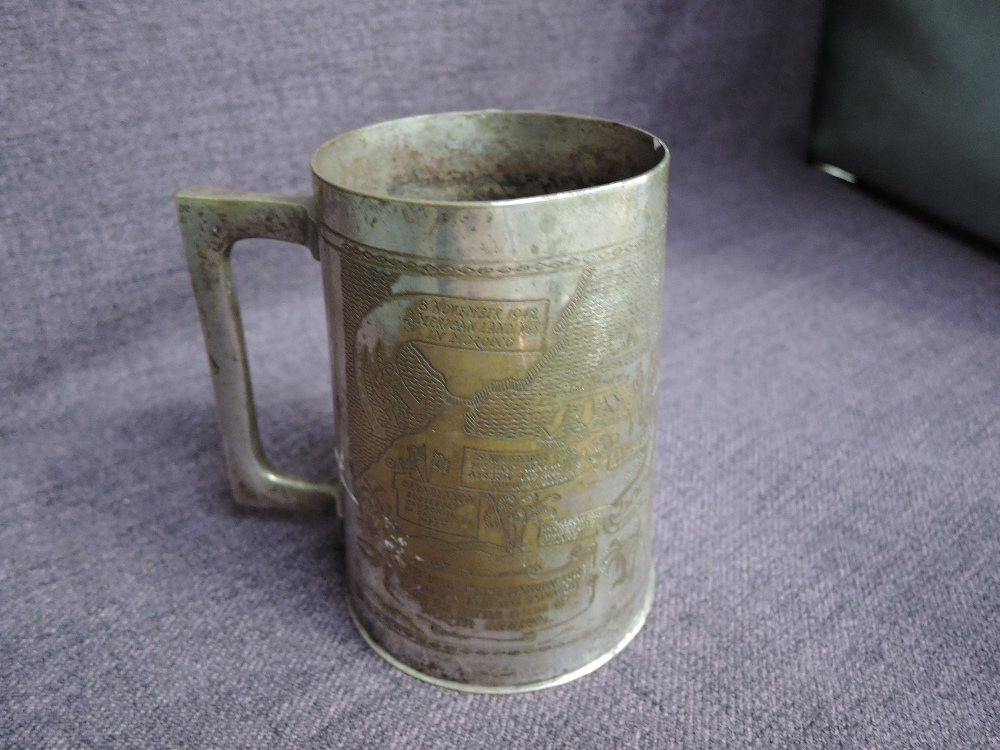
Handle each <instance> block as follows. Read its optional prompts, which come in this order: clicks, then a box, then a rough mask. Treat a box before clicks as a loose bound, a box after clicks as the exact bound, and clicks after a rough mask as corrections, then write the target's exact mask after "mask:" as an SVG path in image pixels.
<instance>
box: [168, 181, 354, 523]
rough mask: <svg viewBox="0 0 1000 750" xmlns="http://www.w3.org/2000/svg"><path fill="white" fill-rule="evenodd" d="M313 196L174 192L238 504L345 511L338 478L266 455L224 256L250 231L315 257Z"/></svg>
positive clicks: (202, 189) (195, 189) (196, 189)
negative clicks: (309, 473)
mask: <svg viewBox="0 0 1000 750" xmlns="http://www.w3.org/2000/svg"><path fill="white" fill-rule="evenodd" d="M312 203H313V198H312V196H285V195H269V194H266V193H249V192H241V191H234V190H221V189H219V188H206V187H191V188H188V189H186V190H182V191H181V192H180V193H178V194H177V214H178V219H179V221H180V227H181V236H182V237H183V240H184V254H185V256H186V257H187V266H188V271H189V272H190V273H191V284H192V286H193V287H194V296H195V301H196V302H197V304H198V315H199V317H200V318H201V328H202V333H203V334H204V337H205V349H206V351H207V353H208V364H209V369H210V370H211V373H212V386H213V389H214V391H215V407H216V411H217V413H218V418H219V427H220V430H221V432H222V444H223V449H224V452H225V456H226V467H227V469H228V471H229V482H230V486H231V487H232V492H233V497H234V498H235V500H236V502H237V503H239V504H240V505H247V506H252V507H255V508H279V509H286V510H323V509H330V508H333V509H335V510H336V512H337V515H338V516H343V504H342V497H341V489H342V488H341V486H340V484H334V483H330V482H319V481H312V480H309V479H304V478H302V477H297V476H293V475H291V474H287V473H285V472H282V471H280V470H278V469H276V468H274V467H273V466H272V465H271V464H270V462H269V461H268V460H267V458H266V457H265V456H264V449H263V447H262V446H261V442H260V431H259V430H258V428H257V413H256V410H255V409H254V399H253V390H252V387H251V383H250V368H249V366H248V363H247V353H246V343H245V341H244V338H243V324H242V323H241V321H240V308H239V303H238V302H237V299H236V290H235V289H234V287H233V275H232V268H231V267H230V262H229V256H230V252H231V251H232V249H233V243H235V242H236V241H237V240H242V239H249V238H252V237H256V238H262V239H274V240H284V241H286V242H295V243H298V244H300V245H305V246H306V247H308V248H309V249H310V250H311V251H312V253H313V256H314V257H315V256H316V255H317V250H316V242H315V228H314V224H313V220H312V219H311V218H310V215H309V210H310V207H311V206H312Z"/></svg>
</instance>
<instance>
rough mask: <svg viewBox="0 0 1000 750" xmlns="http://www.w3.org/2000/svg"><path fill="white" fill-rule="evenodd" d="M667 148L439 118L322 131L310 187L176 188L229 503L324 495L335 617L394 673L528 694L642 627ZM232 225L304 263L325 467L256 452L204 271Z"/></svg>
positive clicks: (570, 123) (628, 136)
mask: <svg viewBox="0 0 1000 750" xmlns="http://www.w3.org/2000/svg"><path fill="white" fill-rule="evenodd" d="M668 162H669V154H668V152H667V149H666V148H665V147H664V145H663V143H662V142H661V141H660V140H659V139H658V138H656V137H655V136H653V135H651V134H649V133H646V132H645V131H642V130H639V129H638V128H634V127H631V126H628V125H623V124H620V123H615V122H611V121H607V120H600V119H596V118H590V117H581V116H574V115H561V114H549V113H541V112H506V111H499V110H487V111H482V112H456V113H447V114H436V115H425V116H420V117H410V118H406V119H402V120H395V121H391V122H385V123H380V124H377V125H371V126H369V127H365V128H361V129H359V130H355V131H352V132H350V133H346V134H344V135H341V136H338V137H337V138H334V139H333V140H331V141H328V142H327V143H326V144H324V145H323V146H321V147H320V148H319V149H318V150H317V151H316V153H315V155H314V156H313V158H312V170H313V175H314V188H315V189H314V193H313V194H312V195H310V196H305V197H287V196H273V195H266V194H259V193H243V192H234V191H225V190H218V189H213V188H190V189H188V190H185V191H182V192H181V193H179V194H178V196H177V204H178V213H179V217H180V224H181V231H182V236H183V238H184V245H185V253H186V255H187V261H188V268H189V271H190V273H191V278H192V282H193V287H194V292H195V298H196V301H197V304H198V310H199V313H200V317H201V322H202V330H203V333H204V337H205V345H206V349H207V353H208V359H209V367H210V370H211V373H212V381H213V387H214V390H215V399H216V406H217V410H218V415H219V423H220V428H221V431H222V438H223V447H224V451H225V456H226V463H227V468H228V471H229V476H230V482H231V486H232V491H233V496H234V498H235V499H236V501H237V502H239V503H242V504H246V505H252V506H257V507H280V508H290V509H305V508H321V507H324V506H325V507H331V506H332V507H336V509H337V512H338V513H339V514H340V515H341V516H342V518H343V532H344V549H345V555H346V570H347V589H348V607H349V610H350V614H351V617H352V619H353V620H354V623H355V625H356V626H357V628H358V630H359V631H360V632H361V634H362V636H363V637H364V639H365V640H366V641H367V642H368V643H369V644H370V645H371V646H372V647H373V648H374V649H375V650H376V651H377V652H378V653H379V654H380V655H381V656H383V657H384V658H385V659H386V660H388V661H389V662H390V663H392V664H393V665H395V666H397V667H399V668H400V669H402V670H403V671H405V672H407V673H408V674H411V675H413V676H415V677H418V678H420V679H422V680H425V681H428V682H431V683H434V684H436V685H442V686H445V687H449V688H453V689H457V690H464V691H470V692H483V693H513V692H520V691H525V690H534V689H538V688H542V687H548V686H552V685H558V684H561V683H564V682H567V681H569V680H571V679H574V678H576V677H579V676H582V675H584V674H586V673H588V672H590V671H592V670H594V669H596V668H597V667H599V666H600V665H601V664H603V663H605V662H606V661H608V660H609V659H610V658H611V657H612V656H614V655H615V654H617V653H618V652H619V651H621V650H622V649H623V648H624V647H625V646H626V645H627V644H628V643H629V641H631V639H632V638H633V637H634V636H635V635H636V633H638V631H639V629H640V628H641V627H642V624H643V623H644V621H645V619H646V616H647V614H648V612H649V609H650V606H651V603H652V596H653V566H652V559H651V536H652V515H651V514H652V504H653V495H654V489H653V477H654V458H655V435H656V418H655V415H656V407H657V398H656V394H657V384H658V381H659V355H660V317H661V304H662V302H661V299H662V291H663V264H664V251H665V242H666V219H667V212H666V202H667V169H668ZM247 237H265V238H274V239H281V240H286V241H290V242H296V243H300V244H304V245H307V246H308V247H310V248H311V250H312V251H313V254H314V255H315V256H316V257H317V258H318V259H319V260H320V262H321V269H322V276H323V286H324V294H325V300H326V310H327V318H328V320H327V323H328V330H329V341H330V352H331V369H332V380H333V393H334V412H335V420H336V428H337V429H336V436H335V444H336V449H335V455H336V457H337V463H338V469H339V476H338V477H337V479H336V481H335V482H315V481H310V480H307V479H303V478H299V477H295V476H291V475H288V474H285V473H283V472H281V471H279V470H278V469H275V468H274V467H272V466H271V465H270V464H269V463H268V462H267V460H266V458H265V457H264V454H263V450H262V448H261V444H260V439H259V436H258V431H257V424H256V417H255V415H254V406H253V396H252V391H251V386H250V376H249V370H248V367H247V358H246V352H245V348H244V343H243V334H242V329H241V325H240V318H239V309H238V305H237V301H236V296H235V292H234V289H233V284H232V276H231V270H230V266H229V254H230V250H231V248H232V246H233V243H234V242H235V241H236V240H238V239H242V238H247Z"/></svg>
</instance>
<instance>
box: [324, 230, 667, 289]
mask: <svg viewBox="0 0 1000 750" xmlns="http://www.w3.org/2000/svg"><path fill="white" fill-rule="evenodd" d="M321 233H322V235H323V240H324V241H326V242H327V243H329V244H330V245H332V246H334V247H336V248H337V249H338V250H341V251H343V250H350V251H351V254H352V260H355V261H357V262H360V263H363V264H365V265H368V266H374V267H377V268H379V269H380V270H382V271H387V272H390V273H405V274H411V275H419V276H432V277H456V276H457V277H474V278H480V279H488V278H504V277H508V276H532V275H536V274H543V273H554V272H558V271H567V270H573V269H577V268H583V267H586V266H590V265H596V264H602V263H608V262H610V261H613V260H615V259H616V258H617V257H618V256H619V255H620V254H621V253H631V252H637V251H641V250H644V249H647V248H648V244H649V243H650V242H651V241H652V240H655V239H656V237H657V235H658V234H659V233H660V232H659V230H653V231H650V232H647V233H646V234H641V235H638V236H636V237H633V238H632V239H630V240H626V241H625V242H615V243H612V244H610V245H604V246H602V247H596V248H593V249H591V250H585V251H583V252H577V253H573V254H572V255H565V256H556V257H551V258H541V259H539V260H536V261H532V262H530V263H517V264H510V263H491V262H489V261H466V262H464V263H455V262H449V261H446V260H437V259H434V258H425V257H420V256H414V255H407V254H405V253H399V252H396V251H394V250H387V249H386V248H382V247H375V246H374V245H366V244H364V243H362V242H358V241H357V240H355V239H352V238H350V237H347V236H346V235H343V234H340V233H339V232H336V231H334V230H333V229H331V228H330V227H328V226H326V225H322V228H321Z"/></svg>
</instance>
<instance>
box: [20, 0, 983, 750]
mask: <svg viewBox="0 0 1000 750" xmlns="http://www.w3.org/2000/svg"><path fill="white" fill-rule="evenodd" d="M821 15H822V13H821V7H820V3H819V2H817V0H809V1H808V2H802V1H794V2H793V0H678V1H677V2H670V3H666V2H660V3H653V2H649V3H628V4H613V3H600V2H594V1H593V0H574V1H573V2H568V3H543V2H532V1H531V0H512V1H511V2H508V3H493V4H476V3H464V4H460V3H455V2H443V1H442V2H419V3H418V2H398V3H376V2H362V3H357V4H354V5H349V4H330V3H320V2H316V1H315V0H312V2H310V1H309V0H290V2H285V3H265V2H259V1H257V2H242V3H207V2H179V1H175V0H168V1H167V2H158V3H151V2H134V3H96V2H92V1H91V0H73V1H69V0H57V1H56V2H52V3H47V4H45V5H44V6H40V5H37V4H34V3H29V2H26V1H22V0H13V1H12V2H7V3H5V4H4V5H3V7H2V8H0V50H2V53H0V262H2V266H0V268H2V277H0V291H2V294H0V335H2V338H0V343H2V349H0V389H2V396H0V746H2V747H11V748H29V747H30V748H38V747H46V748H48V747H52V748H61V747H66V748H80V747H95V748H96V747H100V748H130V747H143V746H146V747H187V746H190V747H218V748H225V747H233V748H247V747H262V748H263V747H268V748H284V747H288V748H292V747H295V748H302V747H317V748H319V747H350V748H386V747H389V748H406V747H441V748H444V747H463V748H494V747H525V748H579V747H598V748H624V747H628V748H653V747H656V748H660V747H678V748H716V747H748V746H767V747H815V748H829V747H953V748H959V747H962V748H964V747H968V748H973V747H976V748H981V747H1000V715H998V713H1000V712H998V708H997V707H998V705H1000V624H998V623H1000V513H998V509H997V502H998V497H1000V264H998V262H997V259H996V257H995V256H990V255H988V254H987V253H984V252H983V251H982V250H981V249H980V248H978V247H976V246H974V245H970V244H968V243H967V242H964V241H962V240H960V239H956V238H954V237H951V236H949V235H947V234H944V233H942V232H941V231H939V230H938V229H936V228H935V227H934V226H931V225H928V224H925V223H922V222H921V221H919V220H916V219H914V218H913V217H912V216H910V215H906V214H902V213H899V212H897V211H896V210H894V209H893V208H891V207H888V206H886V205H883V204H881V203H879V202H877V201H875V200H873V199H871V198H870V197H868V196H866V195H864V194H862V193H859V192H856V191H855V190H853V189H852V188H850V187H848V186H846V185H843V184H841V183H838V182H836V181H833V180H832V179H831V178H828V177H826V176H825V175H823V174H821V173H819V172H817V171H815V170H812V169H810V168H809V167H807V166H806V165H805V164H804V163H803V161H802V155H803V153H804V144H805V141H806V131H807V116H808V109H809V100H810V92H811V85H812V83H811V82H812V79H813V63H814V58H815V55H816V50H817V47H818V35H819V25H820V18H821ZM482 107H505V108H526V109H545V110H556V111H570V112H578V113H583V114H595V115H600V116H604V117H610V118H614V119H620V120H625V121H628V122H632V123H634V124H637V125H640V126H643V127H646V128H648V129H650V130H652V131H653V132H655V133H657V134H658V135H660V136H661V137H662V138H663V139H664V140H665V141H666V142H667V143H668V145H669V146H670V147H671V149H672V151H673V164H672V169H671V206H670V210H671V218H670V222H671V225H670V230H669V231H670V237H669V247H668V256H667V257H668V259H667V263H668V268H667V285H666V292H665V294H666V296H665V311H664V316H665V317H664V325H665V329H664V330H665V336H664V349H663V360H662V390H661V402H660V412H659V424H660V434H659V440H660V443H659V445H660V457H659V474H658V506H657V514H656V525H655V529H654V533H655V548H656V553H655V555H656V565H657V575H658V587H657V598H656V602H655V604H654V608H653V612H652V614H651V616H650V619H649V621H648V623H647V625H646V627H645V628H644V630H643V631H642V633H641V634H640V635H639V637H638V638H637V639H636V640H635V641H634V642H633V644H632V645H631V646H629V648H628V649H627V650H626V651H625V652H623V653H622V654H621V655H620V656H618V657H617V658H616V659H615V660H613V661H612V662H611V663H609V664H608V665H607V666H605V667H603V668H602V669H601V670H599V671H598V672H596V673H594V674H593V675H591V676H589V677H587V678H584V679H582V680H579V681H577V682H574V683H572V684H570V685H567V686H564V687H561V688H557V689H552V690H549V691H545V692H540V693H534V694H528V695H522V696H515V697H507V698H493V697H483V696H469V695H460V694H457V693H452V692H448V691H445V690H441V689H438V688H433V687H430V686H428V685H425V684H423V683H421V682H418V681H416V680H413V679H411V678H409V677H407V676H405V675H403V674H400V673H398V672H396V671H395V670H393V669H392V668H391V667H389V666H388V665H387V664H385V663H383V662H382V661H381V660H380V659H379V658H378V657H377V656H375V655H374V654H373V653H372V652H371V651H370V650H368V649H367V648H366V647H365V646H364V644H363V642H362V641H361V638H360V637H359V636H358V635H357V634H356V633H355V632H354V630H353V629H352V627H351V624H350V622H349V620H348V616H347V613H346V611H345V609H344V606H343V603H342V583H343V582H342V570H341V567H340V565H341V564H340V562H339V560H340V557H339V550H338V548H337V546H336V544H335V542H334V538H335V537H334V530H333V526H332V522H331V521H329V520H324V519H317V518H302V517H284V516H280V515H276V514H266V513H253V512H246V511H241V510H237V509H235V508H234V507H233V505H232V503H231V500H230V497H229V494H228V490H227V484H226V477H225V470H224V467H223V463H222V455H221V451H220V448H219V439H218V432H217V428H216V425H215V416H214V409H213V404H212V397H211V390H210V384H209V380H208V371H207V366H206V363H205V357H204V352H203V349H202V344H201V337H200V332H199V329H198V322H197V319H196V315H195V310H194V304H193V302H192V301H191V299H190V289H189V283H188V280H187V276H186V271H185V269H184V266H183V260H182V256H181V251H180V241H179V236H178V232H177V228H176V220H175V216H174V209H173V201H172V196H173V193H174V192H175V191H176V190H178V189H180V188H182V187H184V186H186V185H189V184H218V185H222V186H228V187H240V188H246V189H256V190H269V191H292V192H307V191H308V190H309V175H308V166H307V165H308V158H309V155H310V153H311V152H312V150H313V149H314V148H315V147H316V146H317V145H319V143H321V142H322V141H323V140H325V139H327V138H329V137H331V136H332V135H335V134H337V133H338V132H341V131H343V130H346V129H349V128H352V127H356V126H359V125H362V124H365V123H369V122H375V121H378V120H383V119H387V118H391V117H396V116H401V115H405V114H411V113H419V112H431V111H443V110H457V109H475V108H482ZM235 266H236V269H237V282H238V285H239V290H240V293H241V299H242V302H243V306H244V317H245V322H246V325H247V332H248V338H249V346H250V351H251V359H252V367H253V374H254V377H255V384H256V389H257V398H258V403H259V406H260V411H261V423H262V429H263V432H264V438H265V442H266V444H267V447H268V450H269V452H270V455H271V456H272V458H273V459H274V460H275V462H276V463H278V464H280V465H282V466H284V467H287V468H289V469H292V470H296V471H299V472H302V473H307V474H310V475H314V476H319V475H324V474H329V473H331V470H332V451H331V444H330V434H331V431H332V429H333V427H332V421H331V420H332V418H331V405H330V394H329V383H328V377H327V363H326V343H325V333H324V331H323V323H322V301H321V290H320V284H319V276H318V273H317V271H318V269H317V266H316V265H315V263H314V261H312V259H311V258H310V257H309V255H308V253H307V252H306V251H305V250H304V249H302V248H296V247H291V246H286V245H282V244H279V243H264V242H248V243H246V247H241V248H239V249H238V250H237V253H236V262H235Z"/></svg>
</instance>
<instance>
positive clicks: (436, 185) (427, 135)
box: [312, 110, 666, 203]
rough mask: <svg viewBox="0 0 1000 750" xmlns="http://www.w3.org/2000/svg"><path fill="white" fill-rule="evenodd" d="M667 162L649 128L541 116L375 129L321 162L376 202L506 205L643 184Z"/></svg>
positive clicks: (318, 166) (333, 144)
mask: <svg viewBox="0 0 1000 750" xmlns="http://www.w3.org/2000/svg"><path fill="white" fill-rule="evenodd" d="M665 157H666V148H665V147H664V146H663V143H661V142H660V140H659V139H658V138H656V137H655V136H652V135H650V134H649V133H646V132H645V131H643V130H639V129H638V128H634V127H631V126H628V125H623V124H620V123H616V122H611V121H608V120H599V119H595V118H590V117H579V116H573V115H556V114H548V113H541V112H504V111H499V110H487V111H483V112H457V113H449V114H441V115H424V116H420V117H410V118H406V119H403V120H393V121H390V122H384V123H379V124H377V125H371V126H368V127H365V128H361V129H360V130H355V131H352V132H350V133H345V134H344V135H341V136H338V137H337V138H334V139H333V140H331V141H328V142H327V143H326V144H324V145H323V146H321V147H320V148H319V150H318V151H317V152H316V154H315V155H314V156H313V161H312V167H313V172H314V173H315V174H316V176H317V177H318V178H319V179H320V180H322V181H324V182H326V183H329V184H331V185H333V186H335V187H338V188H341V189H344V190H349V191H352V192H356V193H361V194H364V195H368V196H371V197H375V198H382V199H388V200H402V201H418V202H431V203H440V202H446V203H452V202H468V201H504V200H517V199H523V198H533V197H538V196H546V195H553V194H556V193H563V192H567V191H572V190H583V189H587V188H594V187H598V186H601V185H608V184H612V183H617V182H621V181H622V180H627V179H630V178H633V177H638V176H639V175H642V174H643V173H645V172H647V171H649V170H651V169H652V168H653V167H655V166H656V165H657V164H659V163H660V162H661V161H663V159H664V158H665Z"/></svg>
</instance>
